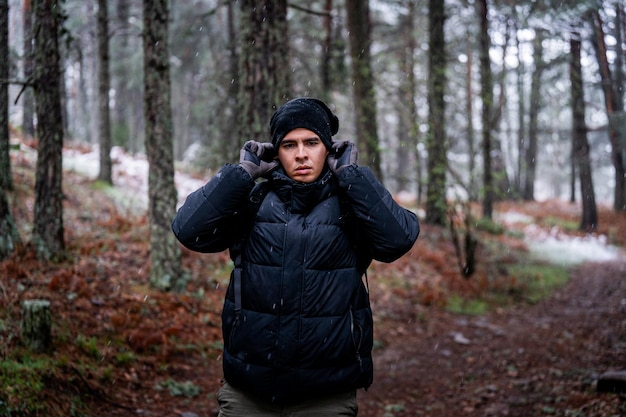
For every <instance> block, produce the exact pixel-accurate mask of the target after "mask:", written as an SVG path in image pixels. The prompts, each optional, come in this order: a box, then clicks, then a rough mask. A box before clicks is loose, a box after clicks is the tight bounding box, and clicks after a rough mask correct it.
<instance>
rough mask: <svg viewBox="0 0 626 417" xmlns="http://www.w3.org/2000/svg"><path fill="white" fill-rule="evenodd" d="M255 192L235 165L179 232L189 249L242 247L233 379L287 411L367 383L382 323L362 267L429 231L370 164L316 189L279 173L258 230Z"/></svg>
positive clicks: (231, 343)
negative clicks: (377, 322)
mask: <svg viewBox="0 0 626 417" xmlns="http://www.w3.org/2000/svg"><path fill="white" fill-rule="evenodd" d="M253 185H254V182H253V181H252V179H251V178H250V177H249V176H248V174H247V173H246V172H245V171H244V170H243V169H242V168H241V167H239V166H238V165H226V166H225V167H224V168H222V170H221V171H220V172H219V173H218V174H217V175H216V176H215V177H213V178H212V179H211V180H210V181H209V182H208V183H207V184H206V185H205V186H204V187H202V188H200V189H199V190H197V191H195V192H194V193H192V194H190V195H189V197H188V198H187V200H186V202H185V204H184V205H183V206H182V207H181V208H180V209H179V211H178V213H177V215H176V217H175V219H174V222H173V225H172V227H173V230H174V233H175V234H176V236H177V237H178V239H179V240H180V242H181V243H182V244H184V245H185V246H186V247H188V248H189V249H192V250H195V251H200V252H215V251H221V250H224V249H226V248H229V249H230V251H231V257H233V260H235V259H234V258H235V257H236V254H237V253H239V251H241V262H240V264H241V272H242V273H241V285H240V290H236V288H235V287H239V284H238V279H233V276H234V275H236V274H237V273H234V275H231V282H230V285H229V288H228V292H227V296H226V300H225V303H224V309H223V312H222V330H223V336H224V362H223V365H224V375H225V378H226V380H227V381H228V382H229V383H230V384H232V385H233V386H235V387H237V388H240V389H242V390H244V391H246V392H248V393H249V394H251V395H254V396H258V397H259V398H262V399H265V400H267V401H270V402H277V403H288V402H297V401H300V400H302V399H305V398H311V397H314V396H316V395H324V394H330V393H338V392H345V391H348V390H352V389H356V388H361V387H368V386H369V385H370V384H371V383H372V376H373V366H372V357H371V350H372V343H373V324H372V313H371V310H370V306H369V298H368V294H367V289H366V287H365V285H364V284H363V281H362V271H359V268H357V263H358V262H357V261H358V260H359V259H362V258H363V257H365V258H366V261H365V264H369V262H370V261H371V260H372V259H377V260H380V261H384V262H391V261H393V260H395V259H397V258H399V257H400V256H402V255H403V254H404V253H406V252H407V251H408V250H409V249H411V247H412V246H413V243H414V241H415V239H416V238H417V235H418V234H419V224H418V221H417V218H416V216H415V215H414V214H413V213H411V212H410V211H408V210H405V209H403V208H402V207H400V206H399V205H397V204H396V203H395V202H394V201H393V199H392V197H391V195H390V194H389V193H388V192H387V191H386V190H385V189H384V187H383V186H382V184H380V182H378V181H377V180H376V179H375V178H374V176H373V175H372V174H371V172H370V170H369V169H367V168H363V167H357V166H350V167H347V168H346V169H344V170H343V171H342V172H341V173H340V175H339V177H337V176H334V175H333V174H332V173H330V171H327V172H326V173H325V174H324V175H323V176H322V177H321V178H320V179H318V181H316V182H314V183H311V184H304V183H299V182H295V181H293V180H291V179H289V178H288V177H287V176H286V175H285V174H284V173H283V172H282V170H280V169H279V170H278V171H276V172H274V173H273V174H272V178H271V179H270V182H269V183H268V188H269V191H268V193H267V196H265V198H264V199H263V201H262V203H261V204H260V206H259V207H258V210H257V211H256V218H255V220H254V222H253V223H254V224H253V226H248V225H250V224H251V222H249V221H247V220H246V216H250V215H251V214H250V211H249V209H248V208H247V207H249V206H250V205H249V203H248V196H249V195H250V193H251V190H252V188H253ZM340 196H341V197H340ZM347 207H349V210H348V209H347ZM347 211H349V214H348V213H347ZM349 219H352V220H349ZM349 222H354V223H353V224H352V225H351V226H348V223H349ZM353 226H355V227H353ZM348 228H349V229H350V230H353V229H356V232H347V229H348ZM353 235H358V236H353ZM246 236H247V238H246V239H245V242H244V243H243V244H241V245H240V242H241V240H242V238H243V237H246ZM355 245H356V246H357V249H356V250H355ZM357 250H358V253H357ZM235 269H237V268H235ZM239 293H240V294H241V296H240V300H241V311H240V313H239V312H237V311H236V305H235V304H236V301H235V299H236V294H239ZM237 297H239V296H238V295H237Z"/></svg>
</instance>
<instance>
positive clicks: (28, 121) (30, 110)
mask: <svg viewBox="0 0 626 417" xmlns="http://www.w3.org/2000/svg"><path fill="white" fill-rule="evenodd" d="M22 26H23V33H24V35H23V37H24V52H23V54H24V59H23V60H22V62H23V71H24V80H26V81H32V77H33V54H34V51H33V11H32V7H31V1H30V0H23V1H22ZM34 113H35V101H34V96H33V90H32V89H31V88H30V87H27V88H25V89H24V92H23V94H22V136H23V138H24V139H27V138H33V137H34V136H35V124H34V122H33V115H34Z"/></svg>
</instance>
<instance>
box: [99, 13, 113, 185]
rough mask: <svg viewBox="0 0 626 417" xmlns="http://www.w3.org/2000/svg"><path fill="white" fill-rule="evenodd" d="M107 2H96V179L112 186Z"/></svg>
mask: <svg viewBox="0 0 626 417" xmlns="http://www.w3.org/2000/svg"><path fill="white" fill-rule="evenodd" d="M107 3H108V0H98V15H97V21H98V25H97V26H98V30H97V37H98V143H99V145H100V172H99V174H98V179H99V180H100V181H104V182H106V183H108V184H113V176H112V169H113V168H112V163H111V119H110V109H109V90H110V85H111V81H110V72H109V12H108V9H107Z"/></svg>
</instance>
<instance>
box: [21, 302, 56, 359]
mask: <svg viewBox="0 0 626 417" xmlns="http://www.w3.org/2000/svg"><path fill="white" fill-rule="evenodd" d="M51 328H52V316H51V314H50V301H47V300H25V301H23V302H22V320H21V323H20V330H21V335H22V342H23V343H24V344H25V345H26V346H27V347H28V348H29V349H31V350H33V351H35V352H40V353H44V352H46V351H48V350H49V349H50V347H51V346H52V331H51Z"/></svg>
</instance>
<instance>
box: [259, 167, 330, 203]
mask: <svg viewBox="0 0 626 417" xmlns="http://www.w3.org/2000/svg"><path fill="white" fill-rule="evenodd" d="M272 174H273V175H272V177H271V178H270V181H271V185H270V187H271V189H272V190H273V191H274V192H276V194H277V195H278V198H280V200H281V201H282V202H284V203H285V204H286V205H287V206H288V207H289V209H290V211H291V212H292V213H308V212H309V211H311V210H312V209H313V207H315V206H316V205H317V204H319V203H320V202H321V201H323V200H325V199H327V198H328V197H330V196H332V195H334V194H336V193H337V182H336V179H335V177H334V176H333V174H332V172H331V171H330V170H329V169H328V168H326V170H325V171H324V172H322V175H320V177H319V178H318V179H317V180H315V181H313V182H311V183H302V182H298V181H294V180H293V179H291V178H289V177H288V176H287V174H285V171H284V170H283V169H282V167H279V168H278V169H277V170H276V171H274V172H273V173H272Z"/></svg>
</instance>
